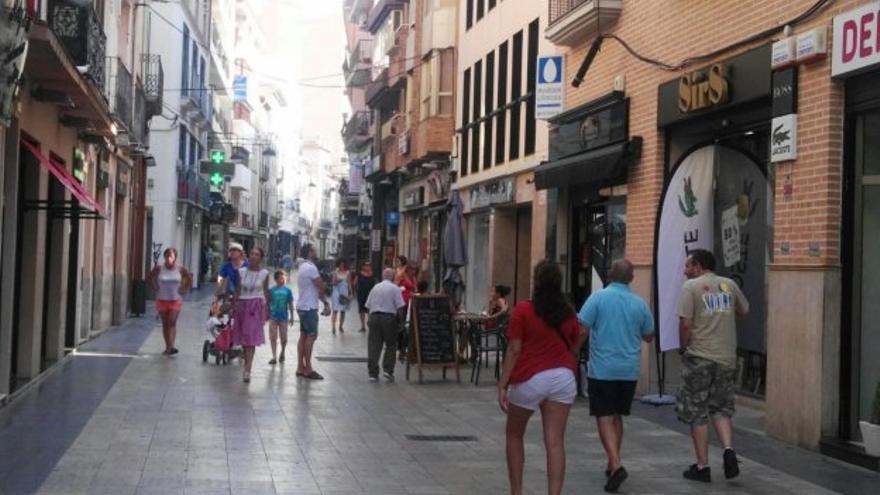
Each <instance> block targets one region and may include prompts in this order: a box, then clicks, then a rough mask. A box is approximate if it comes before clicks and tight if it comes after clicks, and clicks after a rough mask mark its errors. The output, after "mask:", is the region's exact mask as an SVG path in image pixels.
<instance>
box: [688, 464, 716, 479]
mask: <svg viewBox="0 0 880 495" xmlns="http://www.w3.org/2000/svg"><path fill="white" fill-rule="evenodd" d="M683 476H684V477H685V478H687V479H689V480H693V481H701V482H703V483H711V482H712V469H711V468H709V467H708V466H707V467H704V468H703V469H698V468H697V465H696V464H691V467H689V468H688V469H687V471H685V472H684V474H683Z"/></svg>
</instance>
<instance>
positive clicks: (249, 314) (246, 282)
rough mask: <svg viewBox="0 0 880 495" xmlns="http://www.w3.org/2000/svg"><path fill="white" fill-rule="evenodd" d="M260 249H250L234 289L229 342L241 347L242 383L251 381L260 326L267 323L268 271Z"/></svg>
mask: <svg viewBox="0 0 880 495" xmlns="http://www.w3.org/2000/svg"><path fill="white" fill-rule="evenodd" d="M264 256H265V252H264V251H263V248H260V247H255V248H253V249H251V253H250V258H249V260H248V266H247V267H242V268H241V269H239V271H238V274H239V277H238V284H236V286H235V300H234V301H233V304H234V306H235V312H234V313H233V318H234V325H233V334H232V335H233V337H232V341H233V342H234V343H235V344H238V345H240V346H242V347H243V348H244V376H243V380H244V382H245V383H249V382H250V381H251V365H252V364H253V362H254V351H255V350H256V346H258V345H263V342H265V340H266V339H265V335H264V333H263V325H264V324H265V323H266V322H267V321H268V320H269V305H268V303H267V301H269V270H266V269H265V268H263V257H264Z"/></svg>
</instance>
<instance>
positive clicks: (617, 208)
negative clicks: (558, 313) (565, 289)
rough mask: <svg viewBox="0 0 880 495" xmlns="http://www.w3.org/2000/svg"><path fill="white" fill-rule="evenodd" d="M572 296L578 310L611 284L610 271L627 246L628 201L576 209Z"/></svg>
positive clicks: (621, 199) (616, 200) (574, 216)
mask: <svg viewBox="0 0 880 495" xmlns="http://www.w3.org/2000/svg"><path fill="white" fill-rule="evenodd" d="M573 213H574V215H572V217H573V218H572V222H573V225H572V253H573V255H572V258H571V295H572V302H573V303H574V304H575V307H576V308H580V307H581V306H582V305H583V303H584V301H586V300H587V298H588V297H589V296H590V294H592V293H593V292H594V291H597V290H599V289H602V288H603V287H605V285H606V284H607V283H608V271H609V270H610V269H611V264H612V263H614V261H615V260H618V259H622V258H623V257H624V255H625V246H626V202H625V198H615V199H613V200H609V201H606V202H603V203H598V204H582V205H579V206H575V207H574V208H573Z"/></svg>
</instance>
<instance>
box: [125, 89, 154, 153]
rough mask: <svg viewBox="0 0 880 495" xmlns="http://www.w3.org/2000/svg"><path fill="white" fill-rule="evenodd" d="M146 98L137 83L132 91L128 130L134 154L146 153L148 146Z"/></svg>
mask: <svg viewBox="0 0 880 495" xmlns="http://www.w3.org/2000/svg"><path fill="white" fill-rule="evenodd" d="M147 120H149V117H148V116H147V97H146V94H145V93H144V88H143V86H141V84H140V83H138V84H137V85H136V86H135V89H134V118H133V119H132V123H131V129H130V134H129V135H130V140H131V144H132V150H133V152H134V153H138V152H140V153H143V152H146V149H147V147H148V146H149V144H150V143H149V140H148V137H147V136H148V135H147Z"/></svg>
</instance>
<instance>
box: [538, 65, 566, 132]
mask: <svg viewBox="0 0 880 495" xmlns="http://www.w3.org/2000/svg"><path fill="white" fill-rule="evenodd" d="M564 75H565V67H564V65H563V59H562V56H561V55H558V56H557V55H554V56H549V57H538V74H537V78H538V81H537V83H538V84H537V86H536V89H535V118H536V119H542V120H546V119H549V118H551V117H554V116H556V115H557V114H560V113H562V111H563V107H564V106H565V90H564V87H565V85H564V84H562V77H563V76H564Z"/></svg>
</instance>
